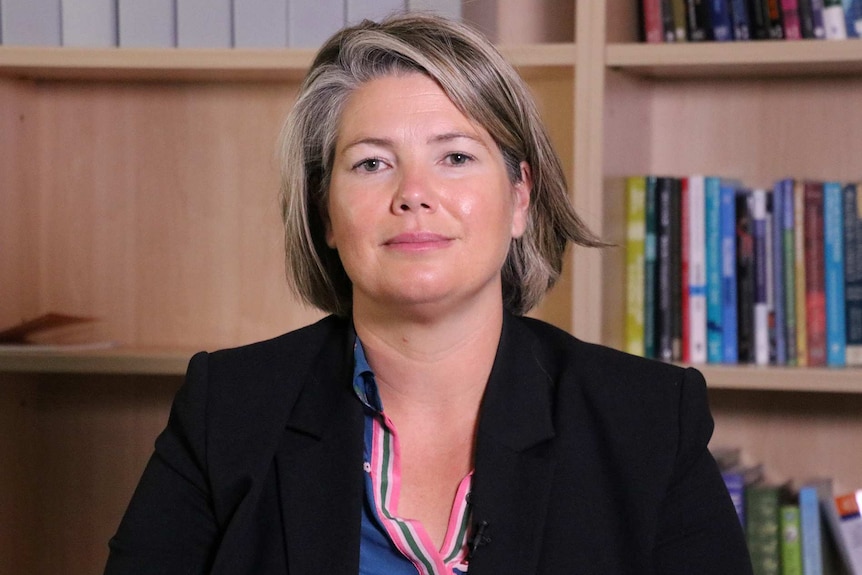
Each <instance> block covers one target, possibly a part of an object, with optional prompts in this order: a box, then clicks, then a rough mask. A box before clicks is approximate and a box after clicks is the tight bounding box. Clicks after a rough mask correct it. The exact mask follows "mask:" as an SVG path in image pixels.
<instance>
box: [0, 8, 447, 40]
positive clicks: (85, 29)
mask: <svg viewBox="0 0 862 575" xmlns="http://www.w3.org/2000/svg"><path fill="white" fill-rule="evenodd" d="M404 10H422V11H432V12H437V13H440V14H443V15H446V16H449V17H453V18H459V17H460V14H461V0H147V1H146V2H142V1H141V0H3V1H2V2H0V43H2V44H7V45H30V46H94V47H109V46H124V47H176V46H179V47H184V48H230V47H262V48H269V47H285V46H292V47H315V46H319V45H320V44H322V43H323V41H324V40H326V39H327V38H328V37H329V36H330V35H332V34H333V33H334V32H335V31H336V30H338V29H339V28H341V27H343V26H344V25H345V24H347V23H354V22H359V21H361V20H363V19H365V18H368V19H371V20H379V19H380V18H382V17H384V16H386V15H387V14H389V13H391V12H396V11H404Z"/></svg>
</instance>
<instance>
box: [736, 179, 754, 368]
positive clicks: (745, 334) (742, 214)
mask: <svg viewBox="0 0 862 575" xmlns="http://www.w3.org/2000/svg"><path fill="white" fill-rule="evenodd" d="M754 266H755V261H754V222H753V220H752V211H751V191H750V190H739V191H737V193H736V325H737V328H736V335H737V347H738V350H739V363H751V362H753V361H754V295H755V273H756V270H755V267H754Z"/></svg>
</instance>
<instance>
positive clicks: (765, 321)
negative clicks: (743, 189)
mask: <svg viewBox="0 0 862 575" xmlns="http://www.w3.org/2000/svg"><path fill="white" fill-rule="evenodd" d="M751 212H752V213H751V219H752V223H753V225H754V228H755V235H756V234H757V231H756V230H757V228H758V227H762V228H763V229H764V232H763V237H762V240H764V241H761V242H759V241H758V238H757V237H755V239H754V242H755V256H754V258H755V260H754V261H755V271H754V273H755V275H760V274H761V273H762V272H764V271H768V268H769V263H768V262H767V261H765V256H766V251H765V248H766V244H767V243H768V240H769V236H768V235H767V233H768V231H766V190H763V189H756V190H753V191H752V192H751ZM760 243H762V244H763V246H762V247H763V250H760V249H759V247H758V244H760ZM762 259H763V260H764V261H761V260H762ZM754 284H755V287H754V289H755V292H756V293H755V296H754V363H756V364H757V365H769V303H768V299H767V298H768V292H769V289H768V287H767V285H768V282H767V281H766V276H765V275H764V276H763V277H762V278H761V279H760V280H755V282H754Z"/></svg>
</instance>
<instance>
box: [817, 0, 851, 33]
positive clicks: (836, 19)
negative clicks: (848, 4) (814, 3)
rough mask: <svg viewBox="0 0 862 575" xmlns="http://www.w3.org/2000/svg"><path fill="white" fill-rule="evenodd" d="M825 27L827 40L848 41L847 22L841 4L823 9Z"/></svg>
mask: <svg viewBox="0 0 862 575" xmlns="http://www.w3.org/2000/svg"><path fill="white" fill-rule="evenodd" d="M823 27H824V28H825V29H826V39H827V40H845V39H847V20H846V18H845V16H844V7H843V6H842V5H841V4H837V5H833V6H824V7H823Z"/></svg>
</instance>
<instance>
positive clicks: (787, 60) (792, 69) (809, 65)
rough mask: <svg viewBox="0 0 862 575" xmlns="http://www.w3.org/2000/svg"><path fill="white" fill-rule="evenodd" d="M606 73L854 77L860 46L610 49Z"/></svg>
mask: <svg viewBox="0 0 862 575" xmlns="http://www.w3.org/2000/svg"><path fill="white" fill-rule="evenodd" d="M605 64H606V66H607V67H608V68H610V69H613V70H617V71H620V72H624V73H627V74H631V75H634V76H643V77H647V78H656V79H661V78H668V79H671V78H685V77H707V78H709V77H717V76H739V77H746V76H748V77H750V76H758V77H760V76H763V77H781V76H817V75H844V76H846V75H854V74H859V73H860V72H862V41H859V40H855V39H851V40H840V41H836V40H796V41H791V40H783V41H780V40H776V41H759V42H754V41H752V42H703V43H683V44H643V43H619V44H609V45H608V46H607V47H606V51H605Z"/></svg>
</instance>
